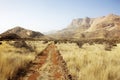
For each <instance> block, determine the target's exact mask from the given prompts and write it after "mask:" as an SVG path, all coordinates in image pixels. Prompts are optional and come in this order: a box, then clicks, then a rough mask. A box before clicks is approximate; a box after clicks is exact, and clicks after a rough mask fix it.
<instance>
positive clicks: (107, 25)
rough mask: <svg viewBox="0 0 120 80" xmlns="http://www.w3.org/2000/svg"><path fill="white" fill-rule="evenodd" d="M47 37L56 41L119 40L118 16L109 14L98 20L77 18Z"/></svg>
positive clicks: (119, 26) (119, 20) (119, 24)
mask: <svg viewBox="0 0 120 80" xmlns="http://www.w3.org/2000/svg"><path fill="white" fill-rule="evenodd" d="M49 36H51V37H54V38H56V39H80V38H120V16H119V15H115V14H109V15H107V16H103V17H98V18H89V17H86V18H78V19H73V20H72V22H71V23H70V24H69V25H68V26H67V27H66V28H65V29H62V30H60V31H57V32H56V33H54V34H49Z"/></svg>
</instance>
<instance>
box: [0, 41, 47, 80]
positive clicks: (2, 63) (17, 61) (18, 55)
mask: <svg viewBox="0 0 120 80" xmlns="http://www.w3.org/2000/svg"><path fill="white" fill-rule="evenodd" d="M26 43H28V44H29V45H31V46H32V47H34V48H35V51H34V52H30V51H28V50H26V49H25V48H15V47H14V46H11V45H9V44H8V43H7V41H3V42H2V45H0V80H8V78H9V79H11V78H12V77H13V76H14V75H15V74H16V72H17V70H18V69H19V68H24V67H25V66H26V65H27V63H29V62H30V61H32V60H34V58H35V56H36V54H37V53H40V52H41V51H42V50H43V49H44V48H45V47H46V46H47V44H46V45H45V44H43V42H40V41H37V42H36V41H27V42H26Z"/></svg>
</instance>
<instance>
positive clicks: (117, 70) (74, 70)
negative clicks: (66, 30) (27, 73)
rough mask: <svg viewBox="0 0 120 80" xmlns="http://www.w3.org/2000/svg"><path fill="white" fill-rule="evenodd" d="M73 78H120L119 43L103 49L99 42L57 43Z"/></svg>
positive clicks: (98, 79)
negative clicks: (108, 49) (79, 44)
mask: <svg viewBox="0 0 120 80" xmlns="http://www.w3.org/2000/svg"><path fill="white" fill-rule="evenodd" d="M57 46H58V49H59V50H60V53H61V54H62V56H63V57H64V60H65V61H66V63H67V67H68V69H69V71H70V73H71V74H72V76H73V78H74V79H75V80H120V44H117V47H114V48H112V51H105V50H104V45H101V44H94V45H89V44H84V45H83V47H82V48H79V47H78V46H77V45H76V44H75V43H66V44H64V43H61V44H57Z"/></svg>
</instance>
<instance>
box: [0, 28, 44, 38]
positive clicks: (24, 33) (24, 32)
mask: <svg viewBox="0 0 120 80" xmlns="http://www.w3.org/2000/svg"><path fill="white" fill-rule="evenodd" d="M7 34H16V35H18V36H20V37H21V38H39V37H42V36H44V35H43V34H42V33H40V32H35V31H32V30H28V29H24V28H21V27H15V28H13V29H10V30H8V31H6V32H4V33H2V34H1V35H7Z"/></svg>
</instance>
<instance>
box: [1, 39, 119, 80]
mask: <svg viewBox="0 0 120 80" xmlns="http://www.w3.org/2000/svg"><path fill="white" fill-rule="evenodd" d="M51 42H52V41H48V42H45V41H25V44H22V45H21V46H20V44H19V41H1V44H0V80H12V79H13V77H14V76H15V75H16V74H17V72H18V71H20V70H21V69H26V66H27V64H28V63H30V62H31V61H33V60H34V59H35V57H36V55H37V54H40V53H41V52H42V51H43V50H44V49H45V48H46V47H47V45H48V44H49V43H51ZM15 44H19V46H16V45H15ZM55 45H56V46H57V49H58V50H59V52H60V53H61V55H62V57H63V59H64V60H65V62H66V64H67V68H68V70H69V73H70V74H71V76H72V79H73V80H120V59H119V58H120V44H119V43H117V44H116V45H115V46H113V47H111V49H110V50H106V46H105V45H104V44H97V43H93V44H92V45H91V44H88V43H85V44H83V45H82V46H81V47H79V46H78V45H77V44H76V43H74V42H69V41H68V42H66V43H64V42H61V43H56V44H55ZM48 80H49V79H48Z"/></svg>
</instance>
